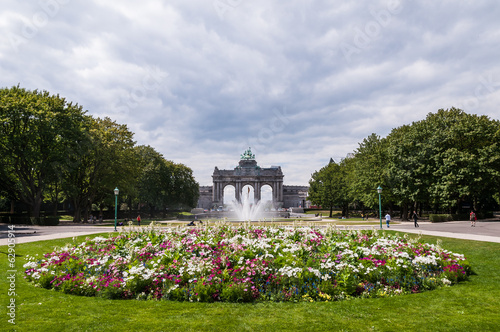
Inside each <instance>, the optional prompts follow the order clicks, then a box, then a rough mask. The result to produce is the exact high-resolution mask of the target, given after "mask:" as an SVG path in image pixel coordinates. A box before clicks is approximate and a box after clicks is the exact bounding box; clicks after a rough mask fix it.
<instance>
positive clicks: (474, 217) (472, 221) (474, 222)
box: [469, 210, 477, 227]
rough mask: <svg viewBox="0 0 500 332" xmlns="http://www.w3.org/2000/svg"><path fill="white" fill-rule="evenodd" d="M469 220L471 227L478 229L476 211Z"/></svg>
mask: <svg viewBox="0 0 500 332" xmlns="http://www.w3.org/2000/svg"><path fill="white" fill-rule="evenodd" d="M469 219H470V227H476V220H477V217H476V214H475V213H474V210H472V211H471V212H470V215H469Z"/></svg>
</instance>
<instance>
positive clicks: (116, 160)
mask: <svg viewBox="0 0 500 332" xmlns="http://www.w3.org/2000/svg"><path fill="white" fill-rule="evenodd" d="M88 120H89V122H88V123H87V130H86V136H85V139H84V140H82V141H81V142H80V144H79V148H78V149H77V154H75V155H73V156H74V158H72V159H71V164H72V167H71V168H67V169H65V173H64V184H63V187H64V189H65V192H66V195H67V197H69V198H70V200H71V201H72V202H73V206H74V209H75V213H74V217H73V221H75V222H79V221H80V220H81V218H82V216H83V218H84V220H86V219H88V212H89V211H90V210H91V207H92V204H93V203H97V204H99V205H100V206H101V207H102V206H103V205H105V204H106V202H107V203H108V205H112V204H113V202H112V199H113V194H112V193H113V189H114V188H115V187H119V188H120V192H121V195H120V196H122V195H123V194H124V193H126V192H133V190H134V188H135V184H136V181H137V177H138V176H137V175H138V163H137V158H136V154H135V152H134V150H133V147H134V144H135V142H134V141H133V133H132V132H130V131H129V130H128V128H127V126H126V125H120V124H117V123H116V122H114V121H112V120H111V119H109V118H104V119H100V118H97V119H94V118H91V119H88Z"/></svg>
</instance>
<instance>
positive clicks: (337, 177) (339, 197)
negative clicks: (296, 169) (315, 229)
mask: <svg viewBox="0 0 500 332" xmlns="http://www.w3.org/2000/svg"><path fill="white" fill-rule="evenodd" d="M345 179H346V173H345V169H344V168H343V166H342V165H341V164H337V163H336V162H334V161H333V160H330V163H329V164H328V165H326V166H325V167H323V168H321V169H320V170H319V171H316V172H314V173H313V174H312V176H311V180H310V181H309V200H310V201H311V203H313V204H315V205H320V206H322V207H323V208H327V209H329V210H330V217H332V215H333V208H334V207H335V206H340V207H342V210H343V213H346V212H347V208H346V203H348V202H349V199H348V197H349V196H348V186H347V183H346V181H345ZM344 209H345V210H344Z"/></svg>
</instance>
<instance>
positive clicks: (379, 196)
mask: <svg viewBox="0 0 500 332" xmlns="http://www.w3.org/2000/svg"><path fill="white" fill-rule="evenodd" d="M377 192H378V211H379V215H380V229H382V198H381V195H382V187H381V186H378V188H377Z"/></svg>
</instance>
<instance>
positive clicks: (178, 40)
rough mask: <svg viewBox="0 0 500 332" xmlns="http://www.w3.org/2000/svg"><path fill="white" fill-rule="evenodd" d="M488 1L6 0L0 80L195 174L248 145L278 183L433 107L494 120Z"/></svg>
mask: <svg viewBox="0 0 500 332" xmlns="http://www.w3.org/2000/svg"><path fill="white" fill-rule="evenodd" d="M499 17H500V5H499V3H498V1H497V0H491V1H487V0H485V1H481V0H476V1H450V0H443V1H409V0H407V1H402V0H380V1H368V0H365V1H333V0H331V1H328V0H309V1H306V0H302V1H299V0H287V1H269V0H267V1H265V0H252V1H251V0H204V1H202V0H172V1H166V0H165V1H160V0H144V1H132V0H121V1H111V0H86V1H83V0H41V1H21V0H2V2H1V4H0V31H1V33H0V86H1V87H11V86H13V85H17V84H20V86H21V87H24V88H27V89H39V90H47V91H49V92H50V93H52V94H59V95H60V96H62V97H65V98H66V99H67V100H69V101H73V102H75V103H78V104H80V105H82V106H83V108H84V109H86V110H88V113H89V114H92V115H93V116H96V117H105V116H108V117H110V118H112V119H113V120H115V121H116V122H118V123H122V124H127V125H128V127H129V129H130V130H131V131H132V132H134V133H135V140H136V141H137V143H138V144H143V145H151V146H152V147H154V148H155V149H156V150H157V151H158V152H160V153H162V154H163V155H164V156H165V158H167V159H169V160H172V161H174V162H177V163H184V164H186V165H187V166H189V167H191V168H192V169H193V171H194V175H195V177H196V179H197V181H198V182H199V183H200V184H201V185H210V184H211V175H212V172H213V169H214V167H215V166H218V167H219V168H222V169H232V168H234V167H235V166H236V165H237V163H238V160H239V157H240V154H241V153H243V151H244V150H245V149H247V148H248V147H251V148H252V151H253V152H254V153H255V154H256V159H257V161H258V163H259V165H260V166H261V167H270V166H272V165H280V166H281V167H282V168H283V172H284V174H285V180H284V181H285V184H289V185H305V184H307V183H308V181H309V179H310V176H311V173H313V172H314V171H315V170H318V169H320V168H321V167H323V166H324V165H325V164H327V163H328V161H329V160H330V158H334V160H337V161H340V160H341V158H343V157H345V156H346V154H348V153H350V152H352V151H353V150H355V149H356V148H357V147H358V144H359V143H360V142H361V141H362V140H363V139H364V138H365V137H367V136H368V135H370V134H371V133H377V134H378V135H380V136H386V135H387V134H388V133H389V132H390V131H391V129H392V128H395V127H398V126H401V125H404V124H409V123H411V122H412V121H418V120H421V119H423V118H425V116H426V115H427V114H428V113H430V112H435V111H437V110H438V109H440V108H445V109H446V108H450V107H452V106H455V107H460V108H462V109H464V110H465V111H466V112H469V113H477V114H486V115H488V116H490V117H491V118H494V119H499V118H500V108H499V105H500V61H499V59H500V20H499Z"/></svg>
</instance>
